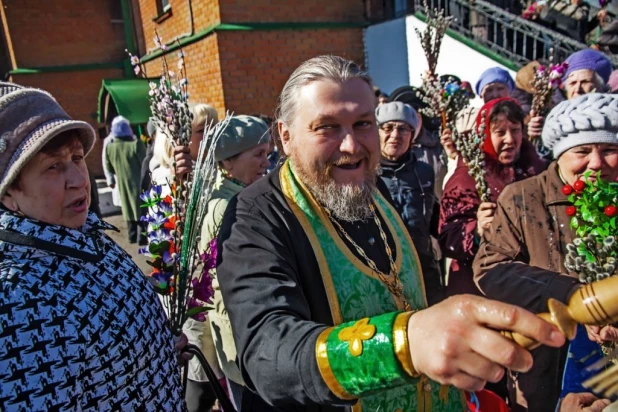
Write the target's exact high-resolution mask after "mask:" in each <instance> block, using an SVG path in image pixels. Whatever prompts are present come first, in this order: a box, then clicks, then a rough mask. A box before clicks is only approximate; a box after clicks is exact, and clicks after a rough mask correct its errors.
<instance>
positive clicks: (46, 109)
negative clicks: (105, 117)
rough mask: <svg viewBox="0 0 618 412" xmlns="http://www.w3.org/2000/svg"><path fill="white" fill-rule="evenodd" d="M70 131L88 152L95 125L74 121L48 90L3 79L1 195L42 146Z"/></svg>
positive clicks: (0, 89) (0, 96)
mask: <svg viewBox="0 0 618 412" xmlns="http://www.w3.org/2000/svg"><path fill="white" fill-rule="evenodd" d="M69 130H75V131H76V132H77V133H78V134H79V138H80V140H81V142H82V145H83V146H84V152H85V153H86V154H88V152H90V150H91V149H92V147H93V146H94V141H95V136H96V135H95V132H94V129H93V128H92V126H90V125H89V124H88V123H86V122H82V121H77V120H72V119H71V118H70V117H69V115H68V114H66V112H65V111H64V110H63V109H62V107H60V105H59V104H58V102H57V101H56V100H55V99H54V98H53V97H52V96H51V95H50V94H49V93H47V92H44V91H42V90H39V89H33V88H28V87H23V86H20V85H17V84H14V83H7V82H0V196H3V195H4V194H5V192H6V190H7V188H8V187H9V185H10V184H11V183H12V182H13V181H14V180H15V179H16V178H17V176H18V175H19V172H20V171H21V169H22V168H23V167H24V166H25V165H26V164H27V163H28V162H29V161H30V159H32V158H33V157H34V156H35V155H36V154H37V153H38V152H39V150H41V148H43V146H45V145H46V144H47V143H48V142H49V141H50V140H52V138H54V137H56V136H58V135H59V134H60V133H63V132H66V131H69Z"/></svg>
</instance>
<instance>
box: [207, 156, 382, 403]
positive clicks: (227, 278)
mask: <svg viewBox="0 0 618 412" xmlns="http://www.w3.org/2000/svg"><path fill="white" fill-rule="evenodd" d="M279 170H280V167H277V168H275V170H273V172H271V173H270V174H269V175H268V176H266V177H264V178H262V179H260V180H259V181H258V182H256V183H254V184H253V185H251V186H249V187H248V188H246V189H244V190H243V191H242V192H240V193H239V194H238V195H237V196H236V197H235V198H233V199H232V200H231V201H230V204H229V205H228V207H227V210H226V212H225V215H224V217H223V222H222V226H221V229H220V232H219V237H218V249H219V253H218V262H217V277H218V279H219V283H220V286H221V292H222V295H223V301H224V303H225V307H226V308H227V309H228V311H229V316H230V321H231V323H232V329H233V332H234V338H235V341H236V348H237V351H238V364H239V367H240V370H241V373H242V375H243V379H244V381H245V383H246V385H247V387H248V388H249V389H251V390H252V391H255V392H257V393H258V394H259V396H260V397H261V398H262V399H264V400H265V401H266V402H268V403H269V404H271V405H275V406H276V407H277V408H278V409H272V410H282V411H311V412H313V411H316V412H317V411H319V412H323V411H324V412H326V411H342V410H343V405H350V404H351V403H350V402H346V401H342V400H340V399H338V398H337V397H336V396H335V395H334V394H333V393H331V392H330V390H329V389H328V387H327V386H326V384H325V383H324V381H323V379H322V377H321V375H320V372H319V370H318V367H317V363H316V358H315V343H316V340H317V337H318V335H319V334H320V332H322V331H323V330H324V329H326V328H327V327H328V326H332V325H333V319H332V317H331V312H330V309H329V305H328V300H327V297H326V292H325V290H324V286H323V283H322V278H321V275H320V270H319V267H318V263H317V260H316V258H315V255H314V253H313V250H312V248H311V244H310V243H309V239H308V238H307V236H306V235H305V232H304V231H303V229H302V227H301V225H300V222H299V221H298V220H297V219H296V217H295V216H294V214H293V213H292V211H291V210H290V209H289V207H288V205H287V203H286V200H285V198H284V195H283V193H282V191H281V184H280V180H279ZM378 185H379V188H380V189H381V192H383V194H384V192H385V188H384V187H383V184H382V183H381V181H380V179H378ZM380 185H381V186H380ZM385 196H386V198H387V199H388V194H387V193H386V194H385ZM388 200H389V201H390V199H388ZM340 223H341V224H342V226H343V227H344V229H345V230H346V232H348V234H350V236H351V237H352V238H353V239H355V241H356V242H357V243H358V245H359V246H361V247H362V248H363V250H365V251H366V252H367V254H368V256H369V257H370V258H371V259H373V260H374V261H375V263H376V265H377V266H378V268H379V269H380V270H381V271H386V272H388V268H389V264H388V258H387V256H386V253H385V252H384V250H385V248H384V244H383V242H382V241H381V238H380V235H379V231H378V229H377V228H376V225H375V224H373V222H358V223H347V222H340ZM383 226H385V225H384V224H383ZM370 237H373V238H374V239H375V244H374V245H373V246H370V244H369V238H370ZM387 239H388V242H389V244H391V247H392V248H393V249H394V245H393V242H392V238H391V237H390V233H388V232H387ZM344 241H345V240H344ZM348 247H349V246H348ZM350 250H351V251H352V252H353V253H355V252H354V248H351V247H350ZM359 259H362V258H361V257H359ZM244 396H245V395H244V394H243V398H244ZM352 403H353V402H352ZM333 405H342V406H340V407H336V406H333ZM243 410H252V411H253V410H265V409H260V408H258V407H257V406H252V405H246V403H245V399H243Z"/></svg>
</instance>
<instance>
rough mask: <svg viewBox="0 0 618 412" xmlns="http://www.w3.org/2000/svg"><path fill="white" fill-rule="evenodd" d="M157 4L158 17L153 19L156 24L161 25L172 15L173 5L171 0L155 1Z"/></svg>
mask: <svg viewBox="0 0 618 412" xmlns="http://www.w3.org/2000/svg"><path fill="white" fill-rule="evenodd" d="M155 1H156V2H157V17H155V18H154V19H152V21H154V22H156V23H161V22H163V21H164V20H166V19H168V18H169V17H171V15H172V5H171V4H170V0H155Z"/></svg>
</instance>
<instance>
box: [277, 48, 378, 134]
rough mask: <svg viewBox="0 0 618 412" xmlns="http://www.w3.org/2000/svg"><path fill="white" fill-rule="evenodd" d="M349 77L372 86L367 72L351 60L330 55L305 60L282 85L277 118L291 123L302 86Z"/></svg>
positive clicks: (348, 78) (347, 78)
mask: <svg viewBox="0 0 618 412" xmlns="http://www.w3.org/2000/svg"><path fill="white" fill-rule="evenodd" d="M350 79H361V80H364V81H365V82H367V84H368V85H369V86H370V87H373V84H372V81H371V77H370V76H369V73H367V72H366V71H364V70H362V69H361V68H360V67H359V66H358V65H357V64H356V63H354V62H353V61H351V60H346V59H344V58H343V57H339V56H331V55H324V56H318V57H314V58H312V59H309V60H307V61H306V62H304V63H303V64H301V65H300V66H298V68H297V69H296V70H294V73H292V75H291V76H290V78H289V79H288V81H287V82H286V83H285V86H283V90H282V91H281V95H280V96H279V105H278V107H277V112H276V118H277V120H280V121H282V122H283V123H285V124H286V125H287V126H288V127H289V126H291V125H292V123H293V121H294V115H295V113H296V109H297V105H298V94H299V92H300V89H301V88H302V87H303V86H306V85H308V84H309V83H312V82H315V81H318V80H334V81H336V82H341V83H342V82H345V81H347V80H350Z"/></svg>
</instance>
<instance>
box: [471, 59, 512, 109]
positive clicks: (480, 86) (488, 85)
mask: <svg viewBox="0 0 618 412" xmlns="http://www.w3.org/2000/svg"><path fill="white" fill-rule="evenodd" d="M514 88H515V83H514V82H513V78H512V77H511V74H510V73H509V72H508V71H506V70H504V69H503V68H501V67H492V68H490V69H487V70H485V71H484V72H483V73H482V74H481V77H479V80H478V81H477V82H476V94H477V95H479V96H480V97H481V99H483V101H484V102H485V103H487V102H489V101H491V100H494V99H500V98H502V97H508V96H509V95H510V94H511V92H512V91H513V89H514Z"/></svg>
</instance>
